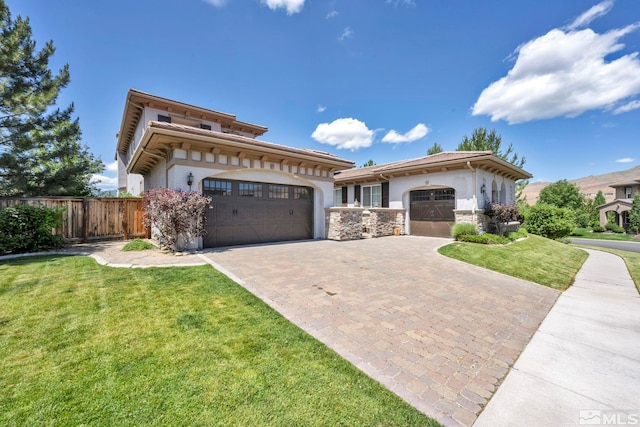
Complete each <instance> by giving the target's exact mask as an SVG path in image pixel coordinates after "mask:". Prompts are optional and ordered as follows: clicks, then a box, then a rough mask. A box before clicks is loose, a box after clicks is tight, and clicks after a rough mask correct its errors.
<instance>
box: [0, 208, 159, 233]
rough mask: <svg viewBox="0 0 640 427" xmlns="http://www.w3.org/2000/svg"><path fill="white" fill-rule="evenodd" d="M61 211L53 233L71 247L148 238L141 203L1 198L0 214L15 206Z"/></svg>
mask: <svg viewBox="0 0 640 427" xmlns="http://www.w3.org/2000/svg"><path fill="white" fill-rule="evenodd" d="M21 204H22V205H31V206H40V207H47V208H64V212H63V214H62V217H63V221H62V227H61V228H59V229H56V230H55V231H54V233H55V234H60V235H62V236H63V237H64V239H65V241H68V242H70V243H77V242H87V241H91V240H111V239H125V240H127V239H133V238H136V237H140V238H146V237H149V232H148V230H146V229H145V227H144V222H143V214H144V211H143V210H142V199H140V198H122V197H100V198H93V197H3V198H0V210H2V209H5V208H7V207H10V206H15V205H21Z"/></svg>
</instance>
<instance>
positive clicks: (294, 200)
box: [116, 89, 354, 247]
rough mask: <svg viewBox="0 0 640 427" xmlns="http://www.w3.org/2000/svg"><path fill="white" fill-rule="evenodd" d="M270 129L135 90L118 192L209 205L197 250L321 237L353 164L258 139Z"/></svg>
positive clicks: (124, 125) (125, 121)
mask: <svg viewBox="0 0 640 427" xmlns="http://www.w3.org/2000/svg"><path fill="white" fill-rule="evenodd" d="M265 132H267V128H266V127H264V126H259V125H255V124H250V123H246V122H241V121H239V120H237V119H236V117H235V116H234V115H232V114H227V113H222V112H218V111H214V110H209V109H206V108H201V107H196V106H193V105H189V104H185V103H182V102H177V101H173V100H170V99H166V98H162V97H159V96H155V95H151V94H148V93H144V92H140V91H137V90H134V89H131V90H129V92H128V93H127V97H126V101H125V106H124V112H123V114H122V121H121V124H120V130H119V132H118V134H117V148H116V160H117V161H118V189H119V191H121V192H123V191H126V192H128V193H130V194H132V195H139V194H141V193H142V192H144V191H146V190H149V189H151V188H160V187H166V188H172V189H182V190H191V191H198V192H200V193H203V194H205V195H208V196H210V197H211V198H212V204H211V205H210V206H209V209H208V210H207V234H206V235H205V237H204V238H201V239H200V241H199V242H197V246H198V247H214V246H226V245H235V244H248V243H264V242H273V241H285V240H297V239H310V238H316V239H318V238H324V237H325V234H326V233H325V218H324V215H325V211H324V209H325V208H328V207H331V206H332V205H333V192H334V184H333V175H334V173H335V172H337V171H341V170H344V169H350V168H352V167H353V166H354V163H353V162H351V161H349V160H345V159H342V158H339V157H337V156H335V155H332V154H329V153H326V152H321V151H315V150H310V149H300V148H292V147H287V146H284V145H279V144H274V143H270V142H265V141H261V140H257V139H256V138H257V137H259V136H261V135H263V134H264V133H265Z"/></svg>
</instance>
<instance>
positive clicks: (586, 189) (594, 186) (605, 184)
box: [522, 166, 640, 205]
mask: <svg viewBox="0 0 640 427" xmlns="http://www.w3.org/2000/svg"><path fill="white" fill-rule="evenodd" d="M636 179H640V166H636V167H633V168H631V169H627V170H623V171H619V172H609V173H605V174H603V175H591V176H587V177H585V178H578V179H570V180H568V181H569V182H570V183H572V184H575V185H577V186H578V188H579V189H580V191H581V192H582V194H584V195H585V196H586V197H588V198H590V199H593V198H594V197H596V194H598V191H602V193H603V194H604V198H605V199H606V200H607V203H608V202H611V201H613V199H614V197H615V190H614V189H613V188H611V187H609V185H611V184H617V183H619V182H625V181H627V182H628V181H633V180H636ZM549 184H552V183H551V182H532V183H530V184H529V185H527V186H526V187H525V189H524V191H523V192H522V194H523V195H524V196H526V198H527V202H528V203H529V204H530V205H532V204H535V203H536V201H537V200H538V196H539V195H540V191H541V190H542V189H543V188H544V187H546V186H547V185H549Z"/></svg>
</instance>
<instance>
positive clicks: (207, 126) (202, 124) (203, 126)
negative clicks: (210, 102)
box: [200, 123, 211, 130]
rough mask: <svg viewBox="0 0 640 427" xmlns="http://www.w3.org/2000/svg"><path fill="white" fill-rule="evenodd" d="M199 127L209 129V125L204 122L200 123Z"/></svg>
mask: <svg viewBox="0 0 640 427" xmlns="http://www.w3.org/2000/svg"><path fill="white" fill-rule="evenodd" d="M200 129H204V130H211V125H205V124H204V123H200Z"/></svg>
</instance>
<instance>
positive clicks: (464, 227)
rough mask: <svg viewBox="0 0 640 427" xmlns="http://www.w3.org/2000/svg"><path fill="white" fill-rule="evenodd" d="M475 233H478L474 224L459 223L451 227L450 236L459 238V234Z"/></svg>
mask: <svg viewBox="0 0 640 427" xmlns="http://www.w3.org/2000/svg"><path fill="white" fill-rule="evenodd" d="M477 234H478V227H476V225H475V224H462V223H459V224H455V225H454V226H453V227H451V237H453V238H454V239H456V240H459V239H458V238H459V237H460V236H468V235H477Z"/></svg>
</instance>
